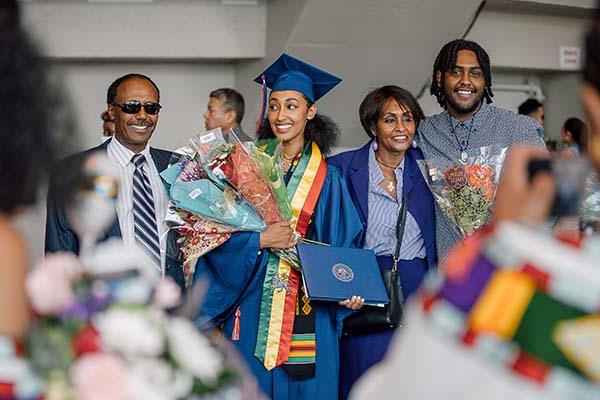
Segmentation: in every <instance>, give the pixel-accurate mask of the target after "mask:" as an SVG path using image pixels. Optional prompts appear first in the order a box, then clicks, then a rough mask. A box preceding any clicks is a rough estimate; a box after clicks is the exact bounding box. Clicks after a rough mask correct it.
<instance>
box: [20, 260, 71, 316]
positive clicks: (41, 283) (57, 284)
mask: <svg viewBox="0 0 600 400" xmlns="http://www.w3.org/2000/svg"><path fill="white" fill-rule="evenodd" d="M80 273H81V264H79V260H78V259H77V257H76V256H75V255H74V254H71V253H57V254H49V255H47V256H46V258H45V259H44V260H42V262H41V263H40V264H38V265H37V266H36V267H35V268H34V269H33V271H31V272H30V273H29V276H28V277H27V281H26V282H25V288H26V290H27V295H28V296H29V299H30V301H31V305H32V307H33V309H34V310H35V311H36V312H37V313H39V314H41V315H55V314H58V313H60V312H61V311H64V310H65V309H66V308H67V307H68V306H69V305H71V304H72V303H73V301H74V300H75V294H74V293H73V289H72V284H73V281H74V280H75V279H76V278H77V276H78V275H79V274H80Z"/></svg>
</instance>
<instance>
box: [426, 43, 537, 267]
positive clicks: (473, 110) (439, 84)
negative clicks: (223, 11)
mask: <svg viewBox="0 0 600 400" xmlns="http://www.w3.org/2000/svg"><path fill="white" fill-rule="evenodd" d="M430 93H431V94H432V95H434V96H435V97H436V98H437V101H438V103H439V104H440V106H442V107H443V108H444V111H443V112H442V113H440V114H437V115H433V116H431V117H428V118H425V120H424V121H423V122H421V124H420V125H419V129H418V135H417V143H418V144H419V147H420V148H421V149H422V150H423V154H424V156H425V159H426V160H427V161H429V162H431V163H432V164H433V165H436V166H437V167H439V168H442V169H444V170H446V169H447V168H450V167H452V166H453V165H456V164H461V163H466V162H467V160H468V159H469V157H470V156H474V155H476V154H477V153H478V150H479V148H481V147H483V146H490V145H498V146H500V147H509V146H511V145H513V144H516V143H523V142H526V143H530V144H533V145H534V146H536V147H540V148H544V143H543V142H542V140H541V139H540V138H541V137H542V136H543V128H542V126H541V125H540V124H539V123H538V122H537V121H535V120H534V119H532V118H529V117H526V116H524V115H517V114H515V113H513V112H511V111H508V110H504V109H501V108H497V107H494V106H492V105H490V103H491V102H492V97H493V96H494V94H493V92H492V74H491V71H490V58H489V56H488V54H487V53H486V51H485V50H484V49H483V48H482V47H481V46H480V45H479V44H477V43H475V42H471V41H468V40H462V39H457V40H453V41H451V42H449V43H446V44H445V45H444V47H442V49H441V50H440V52H439V54H438V56H437V58H436V59H435V64H434V65H433V77H432V82H431V89H430ZM436 232H437V233H436V236H437V237H436V240H437V249H438V256H439V258H440V259H442V258H445V255H446V253H447V252H448V250H449V249H450V248H451V247H452V246H453V245H454V244H455V243H457V242H458V241H459V239H460V237H461V235H460V233H459V232H458V229H456V228H455V227H454V225H453V224H452V222H450V221H449V219H448V218H447V217H446V216H445V215H444V214H443V213H441V212H438V213H437V215H436Z"/></svg>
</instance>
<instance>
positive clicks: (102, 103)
mask: <svg viewBox="0 0 600 400" xmlns="http://www.w3.org/2000/svg"><path fill="white" fill-rule="evenodd" d="M53 68H54V70H55V72H57V73H58V74H59V75H62V77H63V78H64V81H65V87H66V91H67V94H68V95H70V97H71V101H72V105H73V111H74V115H75V116H76V118H77V124H78V129H77V132H78V134H79V140H80V142H81V146H80V147H81V148H89V147H92V146H95V145H97V144H98V143H99V137H100V134H101V125H102V122H101V120H100V113H101V112H102V111H103V110H104V109H106V90H107V89H108V86H109V85H110V84H111V82H112V81H114V80H115V79H116V78H117V77H119V76H121V75H124V74H126V73H129V72H138V73H142V74H145V75H147V76H149V77H150V78H151V79H152V80H154V82H155V83H156V84H157V85H158V88H159V89H160V92H161V93H160V94H161V99H160V102H161V104H162V105H163V109H162V110H161V112H160V116H159V121H158V126H157V128H156V130H155V131H154V134H153V136H152V139H151V140H150V144H151V145H152V146H154V147H160V148H165V149H169V150H173V149H175V148H177V147H180V146H182V145H184V144H186V143H187V140H188V138H190V137H191V136H192V135H193V134H195V133H197V132H198V131H199V130H200V129H203V128H204V119H203V118H202V113H203V112H204V110H205V108H206V103H207V101H208V94H209V92H210V91H211V90H214V89H216V88H219V87H232V86H233V85H234V80H235V75H234V66H233V64H201V63H182V62H178V63H145V64H141V63H138V64H136V63H81V62H55V63H54V64H53Z"/></svg>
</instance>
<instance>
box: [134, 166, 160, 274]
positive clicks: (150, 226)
mask: <svg viewBox="0 0 600 400" xmlns="http://www.w3.org/2000/svg"><path fill="white" fill-rule="evenodd" d="M131 162H132V163H133V165H135V172H134V173H133V224H134V233H135V241H136V243H138V244H140V245H141V246H142V247H143V248H144V250H146V253H147V254H148V256H149V257H150V259H151V260H152V263H153V264H154V266H155V267H156V268H158V269H159V270H160V269H161V264H160V245H159V241H158V230H157V228H156V213H155V212H154V197H153V196H152V186H151V185H150V180H149V179H148V176H147V175H146V171H144V163H145V162H146V157H144V156H143V155H142V154H135V155H134V156H133V157H132V158H131Z"/></svg>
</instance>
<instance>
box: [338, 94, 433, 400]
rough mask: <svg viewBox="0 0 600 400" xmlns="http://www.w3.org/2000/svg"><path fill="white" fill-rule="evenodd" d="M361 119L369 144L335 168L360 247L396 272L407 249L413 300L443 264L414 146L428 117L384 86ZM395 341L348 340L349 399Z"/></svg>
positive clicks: (404, 272) (384, 336)
mask: <svg viewBox="0 0 600 400" xmlns="http://www.w3.org/2000/svg"><path fill="white" fill-rule="evenodd" d="M359 113H360V121H361V124H362V126H363V128H364V130H365V132H366V133H367V135H368V136H369V138H370V140H369V142H368V143H367V144H365V145H364V146H363V147H362V148H360V149H358V150H353V151H348V152H345V153H341V154H338V155H336V156H334V157H331V158H329V159H328V160H327V161H328V163H329V165H332V166H336V167H339V168H340V169H341V170H342V173H343V175H344V178H345V179H346V182H347V184H348V186H349V188H350V196H351V199H352V202H353V203H354V204H355V205H356V207H357V209H358V210H359V215H360V221H361V223H362V225H363V229H364V230H365V232H366V235H365V237H364V240H363V241H362V242H361V243H360V244H361V246H362V247H364V248H367V249H372V250H373V251H374V252H375V254H376V255H377V261H378V264H379V267H380V268H381V269H390V268H391V267H392V264H393V259H392V256H393V255H394V254H395V251H396V246H398V245H399V244H401V246H400V252H399V258H400V260H399V263H398V271H399V275H400V280H401V283H402V294H403V296H404V298H405V299H406V298H408V297H410V296H411V295H412V294H413V293H414V292H415V290H416V289H417V288H418V287H419V285H420V283H421V281H422V280H423V277H424V275H425V273H426V271H427V270H428V269H430V268H434V267H435V265H436V262H437V256H436V254H437V253H436V246H435V211H434V202H433V197H432V195H431V192H430V191H429V188H428V187H427V184H426V183H425V180H424V179H423V177H422V175H421V173H420V171H419V167H418V166H417V160H419V159H422V158H423V156H422V154H421V152H420V150H419V149H417V148H414V147H413V146H412V143H413V137H414V135H415V132H416V129H417V126H418V125H419V122H420V121H421V120H423V118H424V115H423V111H422V110H421V107H420V106H419V103H418V102H417V100H416V99H415V98H414V96H413V95H412V94H411V93H410V92H408V91H407V90H405V89H403V88H400V87H398V86H383V87H380V88H378V89H375V90H373V91H372V92H370V93H369V94H367V96H366V97H365V99H364V100H363V101H362V103H361V105H360V109H359ZM403 198H406V202H405V203H406V204H407V207H408V210H407V214H406V222H405V227H404V233H403V234H402V238H398V237H397V234H396V223H397V219H398V217H399V214H400V211H401V207H402V204H403V201H402V199H403ZM393 334H394V329H392V328H390V329H387V330H384V331H377V332H372V333H367V334H360V335H348V336H344V337H343V338H342V341H341V349H340V352H341V361H340V365H341V372H340V373H341V376H340V378H341V381H340V390H341V394H342V398H346V397H347V396H348V393H349V391H350V389H351V387H352V385H353V383H354V382H355V381H356V380H357V379H358V378H359V377H360V376H361V375H362V374H363V373H364V372H365V371H366V370H367V369H368V368H369V367H371V366H372V365H374V364H376V363H377V362H379V361H381V359H382V358H383V356H384V355H385V352H386V350H387V347H388V344H389V342H390V339H391V337H392V335H393Z"/></svg>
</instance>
